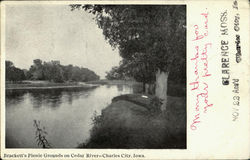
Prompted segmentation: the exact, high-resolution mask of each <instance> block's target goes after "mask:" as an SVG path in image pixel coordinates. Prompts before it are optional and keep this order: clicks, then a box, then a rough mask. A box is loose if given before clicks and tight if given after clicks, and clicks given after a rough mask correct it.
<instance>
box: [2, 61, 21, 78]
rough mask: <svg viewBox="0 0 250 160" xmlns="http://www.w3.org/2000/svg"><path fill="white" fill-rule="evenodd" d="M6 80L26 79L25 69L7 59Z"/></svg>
mask: <svg viewBox="0 0 250 160" xmlns="http://www.w3.org/2000/svg"><path fill="white" fill-rule="evenodd" d="M5 70H6V72H5V74H6V76H5V77H6V81H14V82H16V81H22V80H25V75H24V71H23V70H21V69H19V68H16V67H15V66H14V64H13V63H12V62H11V61H5Z"/></svg>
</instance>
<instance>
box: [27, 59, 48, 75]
mask: <svg viewBox="0 0 250 160" xmlns="http://www.w3.org/2000/svg"><path fill="white" fill-rule="evenodd" d="M29 74H30V75H31V77H30V78H31V79H32V80H44V73H43V64H42V60H40V59H35V60H33V65H32V66H31V67H30V69H29Z"/></svg>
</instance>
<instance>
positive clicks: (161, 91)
mask: <svg viewBox="0 0 250 160" xmlns="http://www.w3.org/2000/svg"><path fill="white" fill-rule="evenodd" d="M168 75H169V72H163V71H161V70H160V69H158V71H157V72H156V87H155V96H156V97H158V98H159V99H161V100H162V105H161V110H162V111H165V110H166V107H167V85H168Z"/></svg>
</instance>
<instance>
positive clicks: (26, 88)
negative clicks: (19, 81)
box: [5, 85, 99, 90]
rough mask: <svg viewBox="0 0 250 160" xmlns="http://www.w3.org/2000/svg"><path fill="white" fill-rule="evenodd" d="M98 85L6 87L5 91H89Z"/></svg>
mask: <svg viewBox="0 0 250 160" xmlns="http://www.w3.org/2000/svg"><path fill="white" fill-rule="evenodd" d="M98 86H99V85H95V86H94V85H92V86H87V85H86V86H81V85H75V86H47V87H46V86H41V87H7V88H5V90H29V89H64V88H82V89H90V88H96V87H98Z"/></svg>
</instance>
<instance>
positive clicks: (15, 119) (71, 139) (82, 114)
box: [6, 85, 133, 148]
mask: <svg viewBox="0 0 250 160" xmlns="http://www.w3.org/2000/svg"><path fill="white" fill-rule="evenodd" d="M132 92H133V89H132V87H130V86H126V85H110V86H107V85H104V86H99V87H98V88H95V89H89V90H78V91H76V90H74V91H70V90H67V91H66V90H62V89H53V90H52V89H49V90H33V91H13V92H7V93H6V147H10V148H38V145H37V143H36V139H35V132H36V128H35V127H34V125H33V124H34V120H38V121H40V125H41V127H45V130H46V132H47V133H48V135H47V136H46V139H47V140H48V141H49V142H50V143H51V145H52V147H53V148H75V147H77V145H78V144H79V143H82V142H84V141H85V140H87V139H88V138H89V134H90V132H89V131H90V129H91V127H92V120H91V117H93V115H94V112H95V111H96V112H97V115H99V114H100V113H101V110H102V109H103V108H105V107H106V106H107V105H108V104H110V103H111V99H112V98H113V97H115V96H117V95H121V94H127V93H132Z"/></svg>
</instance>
